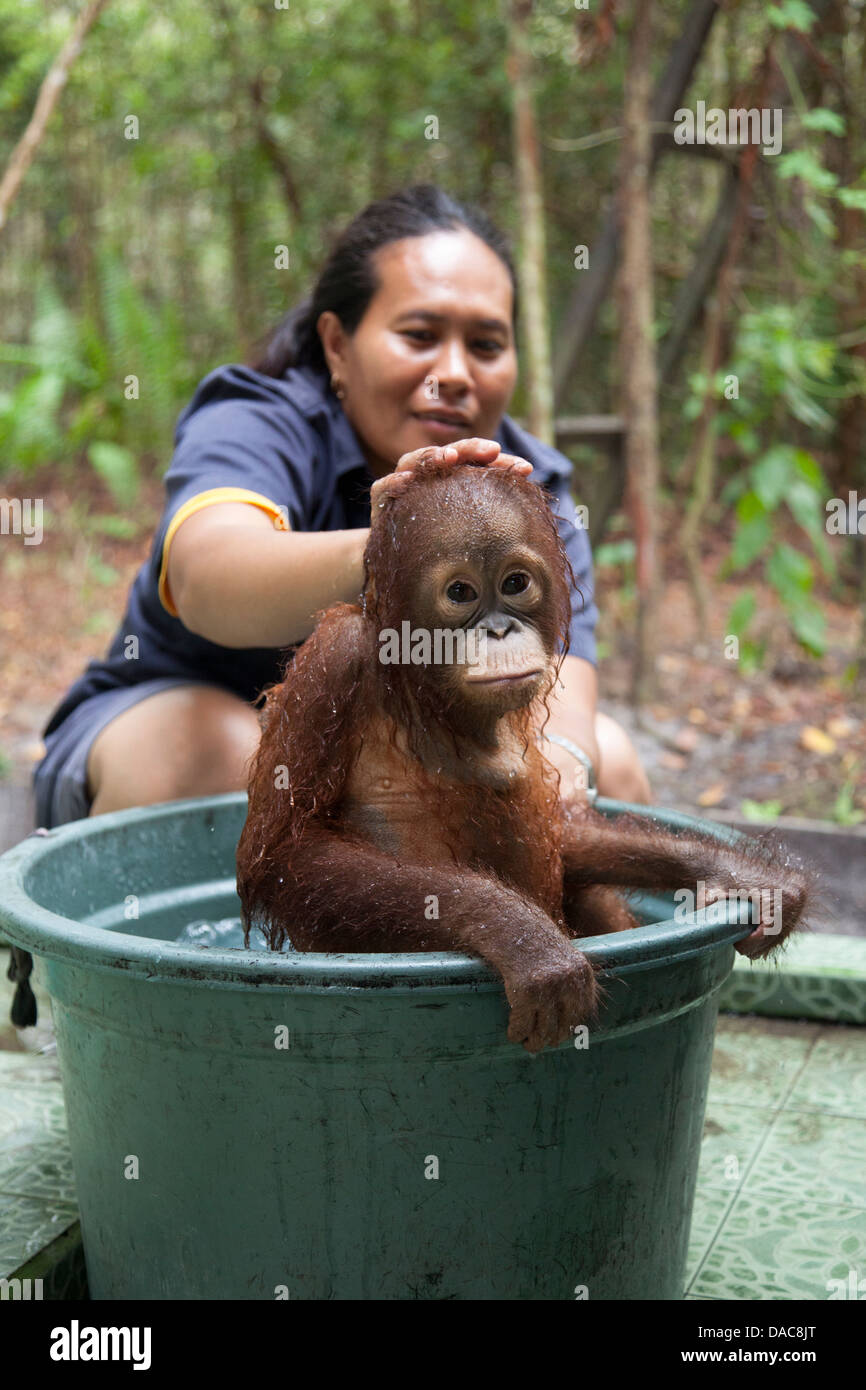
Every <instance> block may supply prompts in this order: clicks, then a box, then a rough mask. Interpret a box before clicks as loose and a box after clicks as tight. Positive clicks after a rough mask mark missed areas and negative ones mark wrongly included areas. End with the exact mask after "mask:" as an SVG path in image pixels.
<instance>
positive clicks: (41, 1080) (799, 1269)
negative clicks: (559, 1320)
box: [0, 950, 866, 1300]
mask: <svg viewBox="0 0 866 1390" xmlns="http://www.w3.org/2000/svg"><path fill="white" fill-rule="evenodd" d="M7 960H8V951H5V950H2V951H0V969H2V976H0V981H2V988H0V1275H6V1276H10V1275H12V1274H14V1273H16V1272H19V1273H21V1274H22V1275H23V1274H24V1273H25V1272H26V1273H27V1274H30V1275H31V1277H44V1278H45V1279H46V1286H45V1287H46V1297H47V1296H51V1295H53V1296H55V1297H56V1296H65V1297H75V1296H78V1293H80V1277H81V1273H80V1269H81V1267H80V1247H79V1246H78V1244H77V1229H76V1216H77V1213H76V1207H75V1189H74V1183H73V1177H72V1171H71V1166H70V1162H69V1153H68V1149H67V1146H66V1128H65V1119H64V1114H63V1101H62V1095H61V1090H60V1081H59V1076H58V1072H57V1062H56V1057H55V1056H54V1055H52V1054H47V1055H43V1054H39V1053H35V1052H26V1051H21V1050H17V1051H12V1050H9V1049H11V1048H20V1043H19V1040H18V1038H17V1037H16V1035H15V1032H14V1030H13V1029H12V1028H11V1027H10V1026H9V1025H8V1024H7V1023H6V1020H7V1019H8V1012H9V1000H10V995H11V986H9V985H8V984H7V982H6V979H5V971H6V964H7ZM858 984H859V991H860V995H861V997H862V992H863V985H862V982H858ZM37 999H38V1001H39V1006H40V1011H41V1013H42V1016H43V1017H45V1016H47V1004H46V1001H45V996H44V994H43V993H42V991H41V990H40V989H39V987H38V976H37ZM2 1049H5V1050H2ZM40 1252H41V1253H40ZM852 1269H853V1270H855V1271H856V1272H857V1277H858V1278H862V1277H863V1275H864V1273H866V1027H854V1026H847V1025H843V1024H828V1023H824V1022H790V1021H788V1020H785V1019H778V1018H759V1017H735V1016H731V1015H723V1016H722V1017H720V1019H719V1026H718V1032H717V1036H716V1049H715V1054H714V1059H713V1076H712V1082H711V1087H710V1096H709V1104H708V1107H707V1116H706V1124H705V1128H704V1143H703V1150H702V1155H701V1167H700V1172H699V1177H698V1192H697V1198H696V1201H695V1212H694V1219H693V1223H692V1236H691V1245H690V1253H689V1271H688V1280H687V1291H688V1292H687V1296H688V1297H689V1298H700V1299H720V1298H734V1299H745V1300H750V1299H789V1298H791V1299H821V1300H823V1299H826V1298H828V1296H829V1294H828V1280H831V1279H843V1280H846V1281H847V1279H848V1278H849V1272H850V1271H851V1270H852Z"/></svg>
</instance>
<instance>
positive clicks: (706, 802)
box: [698, 782, 727, 806]
mask: <svg viewBox="0 0 866 1390" xmlns="http://www.w3.org/2000/svg"><path fill="white" fill-rule="evenodd" d="M726 791H727V788H726V785H725V783H724V782H716V783H715V784H714V785H713V786H712V787H707V789H706V791H703V792H701V794H700V796H699V797H698V805H699V806H718V804H719V802H720V801H724V799H725V794H726Z"/></svg>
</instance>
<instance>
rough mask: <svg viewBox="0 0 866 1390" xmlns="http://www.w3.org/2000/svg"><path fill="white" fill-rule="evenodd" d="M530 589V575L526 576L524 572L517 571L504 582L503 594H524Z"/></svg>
mask: <svg viewBox="0 0 866 1390" xmlns="http://www.w3.org/2000/svg"><path fill="white" fill-rule="evenodd" d="M528 588H529V575H528V574H524V573H523V570H515V572H514V574H509V575H507V576H506V577H505V579H503V581H502V592H503V594H509V595H511V594H522V593H523V591H524V589H528Z"/></svg>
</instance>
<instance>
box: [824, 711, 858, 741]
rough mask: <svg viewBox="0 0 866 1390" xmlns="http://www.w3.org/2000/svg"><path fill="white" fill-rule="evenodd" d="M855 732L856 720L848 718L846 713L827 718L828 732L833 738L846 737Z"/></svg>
mask: <svg viewBox="0 0 866 1390" xmlns="http://www.w3.org/2000/svg"><path fill="white" fill-rule="evenodd" d="M853 732H854V720H853V719H847V718H846V717H845V715H844V714H842V715H837V717H836V718H835V719H828V720H827V733H828V734H830V736H831V737H832V738H845V737H846V736H847V735H848V734H851V733H853Z"/></svg>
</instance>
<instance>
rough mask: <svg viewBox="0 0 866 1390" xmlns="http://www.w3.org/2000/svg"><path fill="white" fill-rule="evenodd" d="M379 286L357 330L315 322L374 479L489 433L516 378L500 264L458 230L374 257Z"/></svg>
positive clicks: (328, 320)
mask: <svg viewBox="0 0 866 1390" xmlns="http://www.w3.org/2000/svg"><path fill="white" fill-rule="evenodd" d="M374 260H375V265H376V270H377V274H378V277H379V281H380V287H379V289H378V290H377V291H376V293H375V294H374V295H373V298H372V299H371V300H370V303H369V305H368V306H367V312H366V313H365V314H364V317H363V318H362V320H361V322H360V323H359V324H358V327H357V329H356V330H355V333H354V334H353V335H352V336H351V337H350V336H349V335H348V334H347V333H345V332H344V330H343V328H342V325H341V324H340V321H339V319H338V318H337V316H336V314H334V313H331V312H330V311H329V312H328V313H324V314H322V315H321V316H320V318H319V323H318V328H319V335H320V337H321V340H322V346H323V348H324V351H325V357H326V359H327V362H328V366H329V367H330V370H331V372H332V374H336V376H337V377H339V379H340V382H341V383H342V386H343V388H344V390H345V396H344V398H343V401H342V406H343V409H344V410H345V412H346V415H347V416H348V418H349V420H350V422H351V424H352V425H353V427H354V429H355V431H356V433H357V434H358V435H359V437H360V439H361V442H362V445H363V447H364V452H365V454H366V457H367V462H368V463H369V465H370V468H371V470H372V472H373V473H374V474H375V475H376V477H381V476H382V475H383V474H385V473H390V472H391V471H392V470H393V468H394V466H395V465H396V463H397V460H398V459H399V458H400V457H401V456H402V455H403V454H407V453H409V452H411V450H413V449H420V448H423V447H424V446H425V445H429V444H452V443H453V442H454V440H456V439H466V438H468V437H471V436H473V435H479V436H480V437H482V438H486V439H489V438H492V436H493V435H494V434H495V432H496V430H497V428H498V426H499V422H500V420H501V418H502V416H503V414H504V412H505V410H506V409H507V407H508V402H509V400H510V399H511V393H512V391H513V390H514V383H515V380H516V378H517V356H516V353H515V348H514V341H513V336H512V332H511V310H512V289H511V278H510V276H509V274H508V270H507V269H506V267H505V266H504V265H503V263H502V261H501V260H500V259H499V257H498V256H497V255H496V253H495V252H494V251H491V250H490V248H489V246H487V245H486V244H485V243H484V242H483V241H481V240H480V238H479V237H476V236H475V235H474V234H473V233H472V232H469V231H467V230H466V229H465V228H462V229H460V230H457V231H453V232H450V231H447V232H446V231H443V232H431V233H429V234H428V235H427V236H422V237H409V238H407V239H406V240H404V241H395V242H391V243H390V245H388V246H384V247H382V248H381V250H379V251H377V252H375V253H374Z"/></svg>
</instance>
